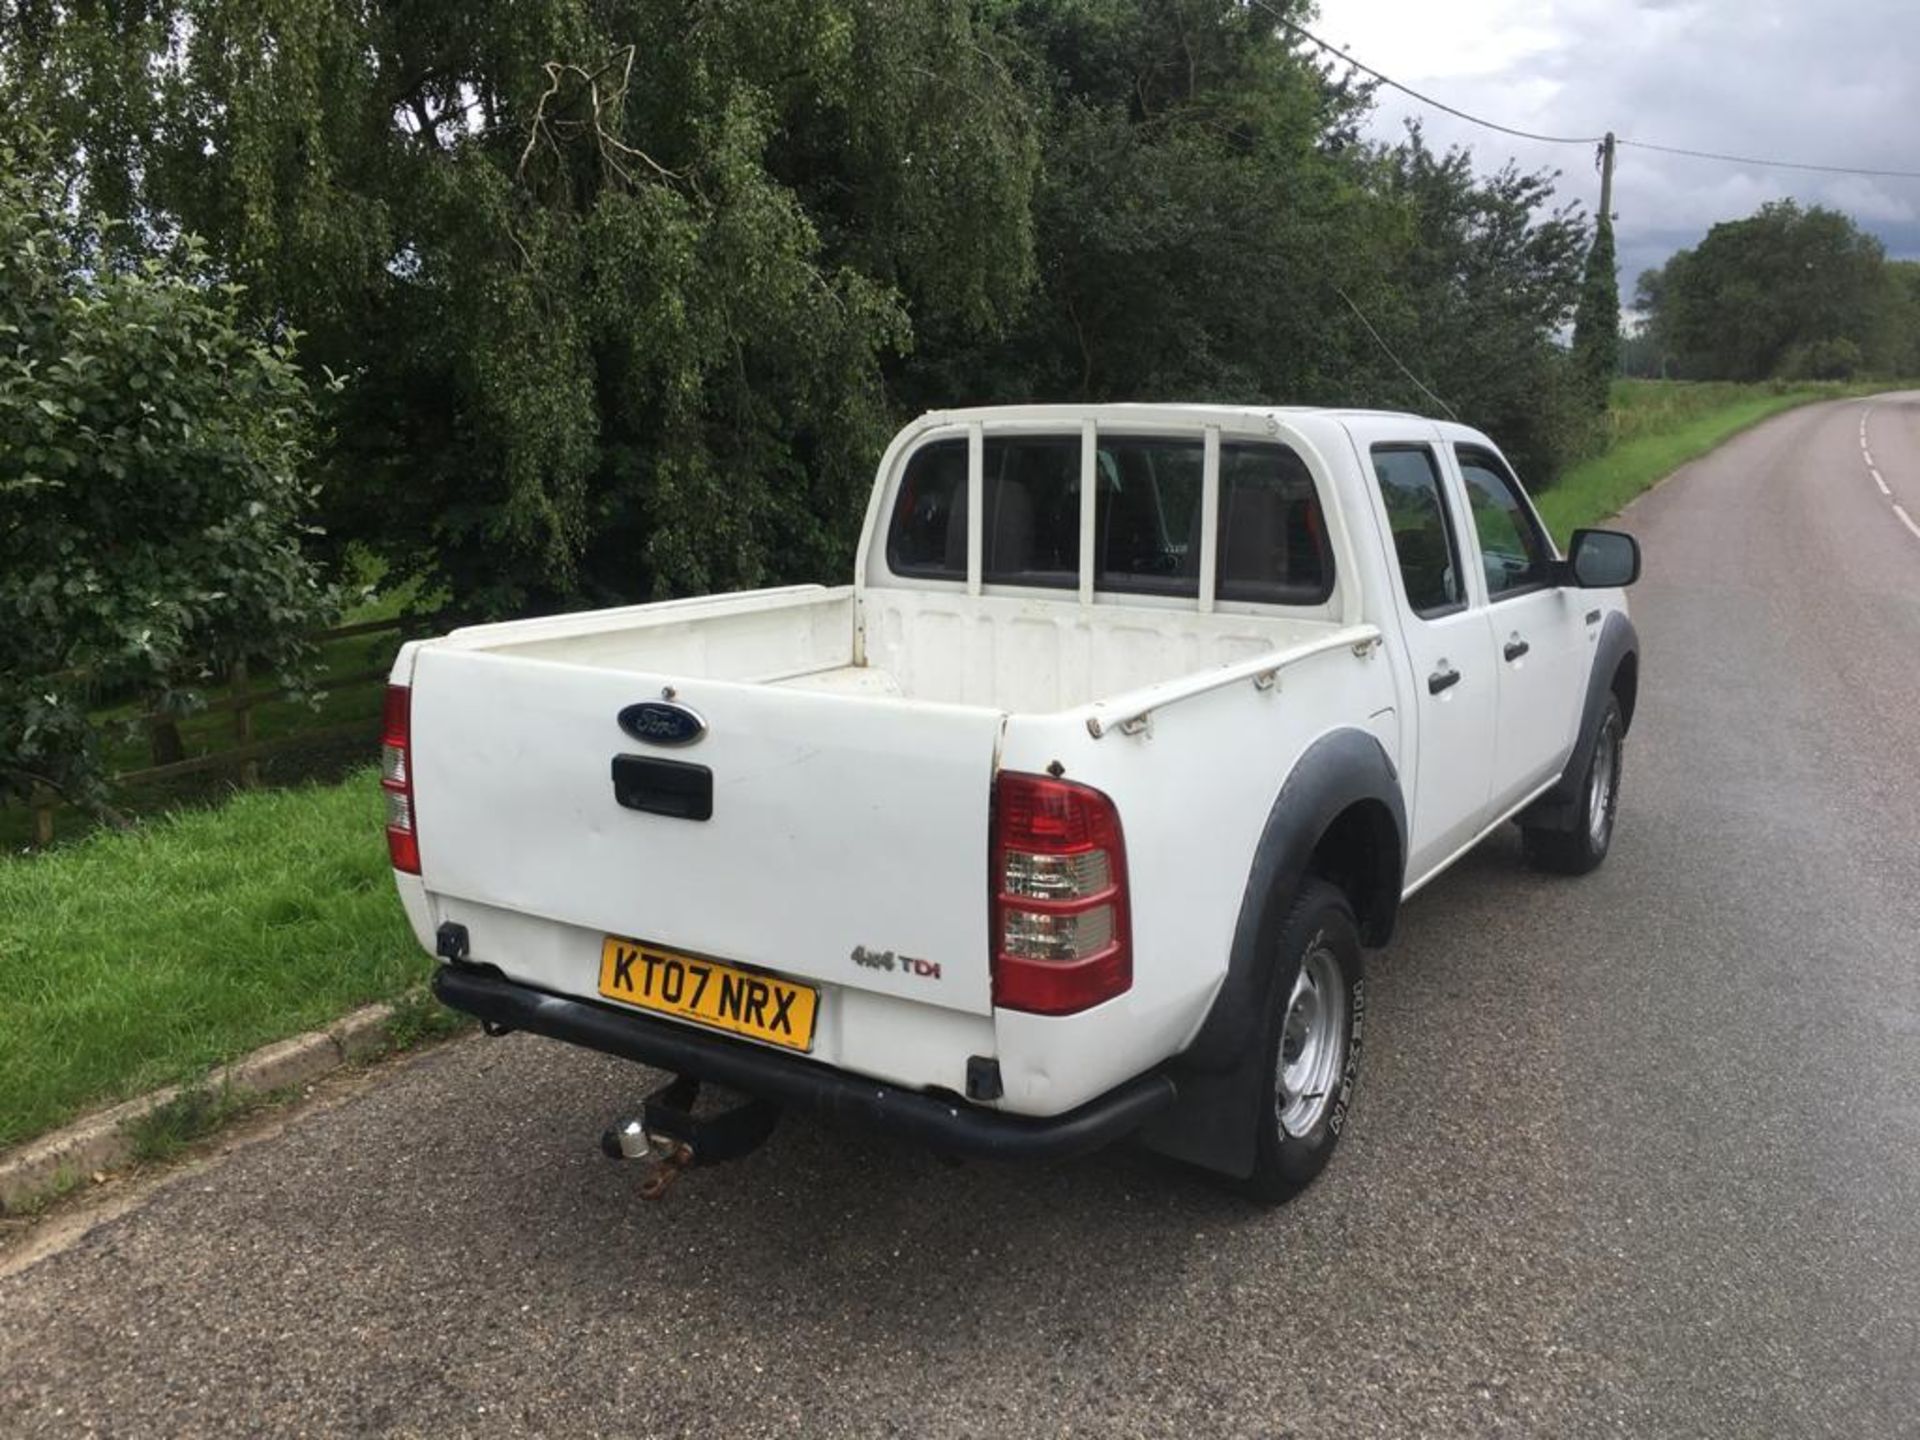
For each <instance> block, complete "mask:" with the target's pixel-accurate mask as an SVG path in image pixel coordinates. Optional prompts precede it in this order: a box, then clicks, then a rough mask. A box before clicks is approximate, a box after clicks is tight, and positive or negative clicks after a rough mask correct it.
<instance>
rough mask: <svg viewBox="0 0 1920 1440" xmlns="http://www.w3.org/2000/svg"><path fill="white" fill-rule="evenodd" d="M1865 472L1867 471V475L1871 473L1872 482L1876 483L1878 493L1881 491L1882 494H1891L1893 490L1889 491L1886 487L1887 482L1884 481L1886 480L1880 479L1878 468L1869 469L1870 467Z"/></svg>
mask: <svg viewBox="0 0 1920 1440" xmlns="http://www.w3.org/2000/svg"><path fill="white" fill-rule="evenodd" d="M1867 473H1868V474H1869V475H1871V476H1873V483H1874V484H1876V485H1878V486H1879V487H1880V493H1881V494H1882V495H1891V494H1893V491H1891V490H1889V489H1888V488H1887V482H1886V481H1884V480H1882V479H1881V478H1880V472H1879V471H1878V470H1871V469H1870V470H1868V471H1867Z"/></svg>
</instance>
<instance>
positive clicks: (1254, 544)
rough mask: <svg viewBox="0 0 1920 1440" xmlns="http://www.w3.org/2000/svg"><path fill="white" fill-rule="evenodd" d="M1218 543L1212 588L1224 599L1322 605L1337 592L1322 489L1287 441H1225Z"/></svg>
mask: <svg viewBox="0 0 1920 1440" xmlns="http://www.w3.org/2000/svg"><path fill="white" fill-rule="evenodd" d="M1218 546H1219V551H1218V564H1217V571H1218V574H1217V578H1216V580H1215V582H1214V591H1215V593H1216V594H1217V595H1218V596H1219V598H1220V599H1222V600H1252V601H1256V602H1263V603H1265V604H1269V605H1318V604H1319V603H1320V602H1321V601H1323V600H1325V599H1326V598H1327V596H1329V595H1331V594H1332V593H1333V551H1332V549H1331V547H1330V546H1329V544H1328V542H1327V526H1326V518H1325V516H1323V515H1322V514H1321V511H1320V497H1319V495H1318V494H1317V493H1316V492H1315V490H1314V488H1313V476H1311V475H1310V474H1308V473H1307V467H1306V464H1305V463H1304V462H1303V461H1302V460H1301V459H1300V457H1299V456H1298V455H1296V454H1294V453H1293V451H1292V450H1290V449H1288V448H1287V447H1286V446H1285V445H1280V444H1275V443H1268V442H1260V441H1240V440H1229V441H1223V442H1222V443H1221V446H1220V536H1219V540H1218ZM1189 593H1191V592H1189Z"/></svg>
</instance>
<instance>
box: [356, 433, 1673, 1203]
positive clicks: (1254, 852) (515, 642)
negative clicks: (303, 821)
mask: <svg viewBox="0 0 1920 1440" xmlns="http://www.w3.org/2000/svg"><path fill="white" fill-rule="evenodd" d="M1639 567H1640V559H1639V551H1638V548H1637V546H1636V545H1635V543H1634V541H1633V540H1632V539H1631V538H1630V537H1628V536H1626V535H1622V534H1618V533H1615V532H1609V531H1599V530H1591V531H1582V532H1580V533H1579V534H1577V535H1576V536H1575V537H1574V539H1573V542H1572V545H1571V547H1570V554H1569V556H1568V557H1567V558H1564V559H1563V558H1561V557H1560V556H1559V554H1558V553H1557V552H1556V550H1555V548H1554V546H1553V544H1552V541H1551V540H1550V539H1549V537H1548V535H1547V533H1546V531H1545V530H1544V529H1543V527H1542V526H1541V524H1540V521H1539V519H1538V517H1537V516H1536V515H1535V513H1534V510H1533V507H1532V505H1531V503H1530V502H1529V501H1528V499H1527V497H1526V495H1525V494H1524V492H1523V491H1522V490H1521V488H1520V486H1519V484H1518V483H1517V482H1516V481H1515V479H1514V476H1513V473H1512V471H1511V470H1510V469H1509V467H1508V466H1507V464H1506V462H1505V461H1504V460H1503V459H1502V458H1501V456H1500V453H1499V451H1498V450H1497V449H1495V447H1494V446H1493V444H1492V443H1491V442H1490V441H1489V440H1488V439H1487V438H1486V437H1485V436H1484V435H1481V434H1479V433H1477V432H1475V431H1473V430H1470V429H1467V428H1465V427H1463V426H1460V425H1455V424H1448V423H1442V422H1436V421H1432V420H1425V419H1420V418H1417V417H1415V416H1411V415H1399V414H1382V413H1375V412H1361V411H1336V410H1306V409H1270V408H1227V407H1213V406H1197V405H1116V406H1018V407H1002V408H993V409H977V410H955V411H947V412H939V413H933V414H928V415H925V416H923V417H922V418H921V419H919V420H918V421H916V422H914V423H913V424H911V425H909V426H908V427H907V428H906V429H905V430H904V431H902V432H901V433H900V435H899V436H898V437H897V438H896V439H895V440H894V442H893V444H892V445H891V446H890V447H889V449H888V450H887V452H886V454H885V456H884V457H883V458H882V460H881V462H880V467H879V474H878V476H877V478H876V480H875V482H874V487H873V496H872V500H871V502H870V503H869V506H868V509H867V519H866V527H865V531H864V533H863V535H862V538H861V541H860V549H859V554H858V557H857V559H856V563H855V567H854V579H853V583H852V584H850V585H845V586H839V587H835V588H823V587H820V586H812V585H809V586H795V587H791V588H787V589H778V590H765V591H756V592H751V593H744V594H731V595H718V596H712V597H708V598H701V599H689V600H676V601H668V602H663V603H659V604H651V605H641V606H636V607H633V608H627V609H614V610H605V611H600V612H595V613H590V614H578V615H568V616H562V617H557V618H551V619H538V620H526V621H518V622H513V623H507V624H498V625H484V626H478V627H475V628H471V629H463V630H457V631H455V632H454V633H452V634H450V635H447V636H444V637H441V638H438V639H434V640H428V641H424V642H419V643H414V644H410V645H408V646H407V647H406V648H405V649H404V650H403V651H402V652H401V654H400V656H399V657H398V659H397V660H396V661H395V664H394V668H393V675H392V688H391V689H390V691H389V693H388V705H387V718H386V734H385V737H384V747H383V749H384V756H385V778H384V780H383V785H384V788H385V790H386V792H387V797H388V828H387V834H388V839H389V844H390V847H391V852H392V859H393V866H394V870H395V872H396V879H397V881H398V884H399V890H400V896H401V899H402V901H403V902H404V904H405V907H406V912H407V915H408V917H409V919H410V920H411V922H412V925H413V929H414V931H415V933H416V934H417V935H418V936H419V938H420V941H421V943H422V944H423V945H425V946H426V947H427V948H428V949H429V950H430V951H433V952H435V953H437V954H438V955H440V956H441V957H442V958H443V960H444V962H445V963H444V964H442V965H441V966H440V968H439V970H438V971H437V974H436V979H435V989H436V992H437V993H438V994H439V996H440V997H441V999H442V1000H443V1001H444V1002H445V1003H447V1004H449V1005H452V1006H454V1007H457V1008H458V1009H461V1010H464V1011H468V1012H470V1013H472V1014H474V1015H476V1016H479V1017H480V1018H481V1019H482V1020H483V1021H485V1022H486V1024H487V1028H488V1029H489V1030H490V1031H492V1032H495V1033H502V1032H505V1031H510V1030H516V1031H527V1032H532V1033H536V1034H541V1035H547V1036H552V1037H554V1038H557V1039H561V1040H567V1041H571V1042H573V1043H575V1044H579V1045H585V1046H589V1047H592V1048H594V1049H597V1050H601V1051H605V1052H609V1053H612V1054H615V1055H620V1056H625V1057H628V1058H631V1059H633V1060H637V1061H643V1062H646V1063H648V1064H651V1065H654V1066H658V1067H660V1068H662V1069H665V1070H667V1071H671V1072H674V1073H676V1074H677V1075H679V1076H681V1077H683V1078H682V1079H681V1080H679V1081H677V1082H676V1083H675V1084H674V1085H673V1086H672V1087H670V1088H669V1091H668V1092H665V1093H663V1095H661V1096H658V1097H656V1098H655V1102H654V1103H652V1104H650V1105H649V1106H648V1107H647V1111H646V1115H645V1118H644V1119H642V1120H636V1121H634V1122H632V1123H630V1124H628V1125H627V1126H625V1127H623V1128H622V1129H621V1130H618V1131H615V1132H610V1135H609V1139H608V1144H609V1149H610V1153H617V1154H627V1155H635V1154H644V1155H647V1156H650V1157H652V1158H653V1159H655V1160H656V1161H659V1160H660V1159H662V1158H663V1157H664V1158H665V1159H666V1161H667V1162H668V1163H669V1164H684V1163H686V1162H688V1161H689V1160H694V1161H698V1160H701V1159H706V1160H715V1159H720V1158H724V1157H725V1156H726V1155H728V1154H731V1153H737V1152H738V1151H739V1150H742V1149H744V1148H746V1146H747V1145H748V1144H750V1143H751V1142H752V1141H753V1140H755V1139H757V1138H759V1137H761V1136H763V1135H764V1133H765V1130H766V1129H767V1128H768V1127H769V1126H770V1124H771V1117H772V1114H773V1113H774V1112H773V1107H775V1106H782V1105H789V1106H800V1107H807V1108H812V1109H815V1110H820V1111H825V1112H828V1113H830V1114H834V1115H838V1116H844V1117H853V1118H857V1119H860V1120H863V1121H869V1122H872V1123H875V1124H878V1125H881V1126H885V1127H888V1128H890V1129H892V1130H894V1131H895V1132H898V1133H904V1134H906V1135H909V1136H911V1137H914V1138H916V1139H919V1140H922V1141H924V1142H926V1143H927V1144H929V1145H931V1146H934V1147H936V1148H938V1149H940V1150H942V1151H945V1152H947V1153H950V1154H956V1155H969V1156H993V1157H1006V1158H1018V1157H1045V1156H1061V1155H1070V1154H1076V1153H1080V1152H1083V1151H1086V1150H1088V1149H1091V1148H1093V1147H1095V1146H1098V1145H1101V1144H1104V1143H1107V1142H1109V1141H1113V1140H1116V1139H1119V1138H1121V1137H1124V1136H1134V1137H1137V1138H1138V1139H1140V1140H1142V1141H1144V1142H1145V1143H1146V1144H1148V1145H1149V1146H1151V1147H1153V1148H1154V1149H1157V1150H1160V1151H1162V1152H1165V1153H1168V1154H1172V1155H1176V1156H1180V1157H1183V1158H1185V1159H1188V1160H1191V1161H1194V1162H1197V1163H1198V1164H1200V1165H1202V1166H1204V1167H1206V1168H1208V1169H1211V1170H1215V1171H1218V1172H1221V1173H1224V1174H1227V1175H1230V1176H1234V1177H1238V1178H1239V1179H1240V1180H1241V1181H1243V1182H1244V1183H1245V1185H1246V1187H1247V1188H1248V1189H1249V1190H1250V1191H1251V1192H1252V1193H1254V1194H1256V1195H1259V1196H1261V1197H1265V1198H1270V1199H1279V1198H1284V1197H1285V1196H1286V1195H1288V1194H1291V1193H1292V1192H1293V1191H1295V1190H1297V1189H1298V1188H1299V1187H1300V1186H1302V1185H1304V1184H1305V1183H1306V1182H1307V1181H1308V1180H1309V1179H1311V1178H1312V1176H1313V1175H1314V1174H1316V1173H1317V1172H1318V1170H1319V1169H1320V1168H1321V1166H1323V1165H1324V1164H1325V1162H1326V1159H1327V1156H1328V1154H1329V1152H1330V1151H1331V1150H1332V1149H1333V1146H1334V1144H1335V1142H1336V1140H1337V1139H1338V1137H1339V1135H1340V1132H1341V1129H1342V1127H1343V1124H1344V1122H1345V1119H1346V1115H1347V1110H1348V1106H1349V1104H1350V1102H1351V1098H1352V1094H1353V1085H1354V1078H1355V1075H1356V1073H1357V1067H1358V1062H1359V1059H1360V1050H1361V1040H1362V1034H1363V1030H1364V1024H1363V1021H1364V1014H1365V1005H1366V998H1365V990H1364V986H1363V981H1362V970H1361V955H1362V947H1363V946H1375V947H1377V946H1381V945H1384V944H1385V943H1386V942H1387V940H1388V937H1389V936H1390V934H1391V933H1392V931H1393V927H1394V917H1395V912H1396V911H1397V909H1398V907H1399V905H1400V903H1401V901H1402V900H1403V899H1404V898H1405V897H1406V896H1408V895H1410V894H1411V893H1412V892H1414V891H1415V890H1418V889H1419V888H1420V887H1421V886H1423V885H1425V884H1426V883H1427V882H1428V881H1429V880H1431V879H1432V878H1433V877H1434V876H1435V875H1437V874H1439V873H1440V872H1441V871H1442V870H1444V869H1445V868H1446V867H1447V866H1448V865H1449V864H1451V863H1452V862H1453V861H1454V860H1456V859H1458V858H1459V857H1460V856H1461V855H1462V854H1463V853H1465V852H1466V851H1467V850H1468V849H1469V848H1471V847H1472V846H1473V845H1474V844H1475V843H1476V842H1477V841H1478V840H1480V839H1481V838H1482V837H1483V836H1485V835H1487V834H1488V833H1489V832H1490V831H1491V830H1493V829H1494V828H1495V827H1497V826H1499V825H1500V824H1502V823H1503V822H1505V821H1508V820H1518V821H1519V823H1520V824H1521V826H1522V827H1523V828H1524V834H1525V847H1526V853H1527V854H1528V855H1529V856H1530V857H1531V858H1532V859H1533V860H1534V861H1535V862H1536V863H1538V864H1541V865H1543V866H1545V867H1547V868H1550V869H1555V870H1560V871H1566V872H1574V873H1577V872H1581V871H1585V870H1589V869H1591V868H1592V867H1594V866H1595V865H1597V864H1599V863H1600V861H1601V860H1602V859H1603V858H1604V857H1605V855H1606V852H1607V848H1608V845H1609V842H1610V841H1611V838H1612V832H1613V824H1614V815H1615V809H1616V803H1617V796H1618V792H1619V783H1620V757H1621V742H1622V738H1623V737H1624V735H1625V734H1626V731H1627V727H1628V726H1629V724H1630V723H1631V722H1632V719H1633V709H1634V699H1635V690H1636V684H1637V678H1638V673H1639V659H1638V643H1637V640H1636V637H1635V634H1634V631H1633V627H1632V625H1631V624H1630V623H1629V621H1628V619H1627V610H1626V602H1625V597H1624V595H1623V594H1622V589H1623V587H1624V586H1626V585H1628V584H1631V583H1632V582H1633V580H1634V579H1636V578H1637V576H1638V573H1639ZM702 1079H704V1080H709V1081H712V1082H714V1083H716V1084H719V1085H722V1086H724V1087H726V1088H727V1089H729V1090H731V1091H735V1092H739V1093H741V1094H744V1095H746V1096H749V1097H754V1103H753V1104H752V1105H750V1106H746V1107H742V1111H739V1112H735V1113H734V1116H732V1117H729V1116H722V1117H719V1119H718V1120H717V1121H713V1122H703V1121H699V1120H696V1119H695V1118H694V1117H693V1114H692V1108H693V1107H692V1104H691V1101H692V1097H693V1094H694V1091H695V1089H696V1088H697V1082H698V1081H699V1080H702ZM742 1113H745V1114H746V1116H747V1118H746V1120H745V1121H741V1120H739V1119H738V1117H739V1115H741V1114H742ZM730 1118H732V1119H733V1120H734V1121H735V1123H734V1124H733V1125H732V1126H731V1128H729V1126H728V1125H727V1124H726V1123H725V1122H726V1121H727V1120H729V1119H730ZM703 1124H706V1125H707V1126H708V1128H705V1129H703V1128H702V1126H703ZM676 1173H677V1172H676ZM660 1183H661V1184H664V1181H661V1182H660Z"/></svg>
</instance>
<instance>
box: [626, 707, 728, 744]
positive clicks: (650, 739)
mask: <svg viewBox="0 0 1920 1440" xmlns="http://www.w3.org/2000/svg"><path fill="white" fill-rule="evenodd" d="M620 728H621V729H622V730H624V731H626V732H627V734H629V735H631V736H632V737H633V738H634V739H636V740H638V741H640V742H642V743H643V744H647V745H691V744H693V742H694V741H696V740H698V739H699V738H700V737H701V736H702V735H705V734H706V733H707V722H706V721H705V720H702V719H701V718H700V712H699V711H697V710H690V709H688V708H687V707H686V706H685V705H679V704H676V703H674V702H673V701H671V700H642V701H641V702H640V703H639V704H638V705H629V706H627V708H626V709H624V710H622V711H621V712H620Z"/></svg>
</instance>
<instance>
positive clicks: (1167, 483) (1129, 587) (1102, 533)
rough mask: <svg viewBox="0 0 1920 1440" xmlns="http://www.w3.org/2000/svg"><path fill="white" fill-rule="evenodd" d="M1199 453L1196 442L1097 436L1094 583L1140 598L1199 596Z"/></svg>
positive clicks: (1202, 453) (1202, 464)
mask: <svg viewBox="0 0 1920 1440" xmlns="http://www.w3.org/2000/svg"><path fill="white" fill-rule="evenodd" d="M1206 458H1207V457H1206V446H1205V444H1204V443H1202V442H1201V441H1199V440H1175V439H1170V438H1163V437H1150V436H1140V437H1137V438H1135V437H1131V436H1124V435H1114V436H1103V437H1102V438H1101V440H1100V448H1099V451H1098V452H1097V459H1096V468H1095V471H1094V473H1095V475H1096V477H1097V481H1096V484H1097V488H1096V489H1095V491H1094V515H1093V533H1094V554H1095V555H1097V556H1098V557H1099V568H1098V569H1097V570H1096V571H1095V572H1094V577H1093V583H1094V585H1095V586H1096V587H1097V588H1099V589H1101V590H1110V591H1120V592H1122V593H1126V592H1131V593H1133V594H1146V595H1185V596H1189V597H1191V596H1195V595H1198V594H1199V593H1200V549H1199V547H1198V546H1197V545H1195V544H1194V543H1193V541H1194V537H1195V536H1196V535H1198V534H1199V533H1200V490H1201V485H1202V477H1203V475H1204V474H1205V471H1206Z"/></svg>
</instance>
